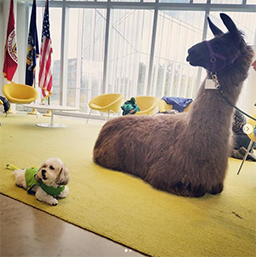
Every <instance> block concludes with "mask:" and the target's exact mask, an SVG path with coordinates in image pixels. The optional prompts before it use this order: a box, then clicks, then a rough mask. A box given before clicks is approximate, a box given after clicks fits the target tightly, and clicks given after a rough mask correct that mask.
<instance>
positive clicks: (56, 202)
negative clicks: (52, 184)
mask: <svg viewBox="0 0 256 257" xmlns="http://www.w3.org/2000/svg"><path fill="white" fill-rule="evenodd" d="M48 204H50V205H52V206H56V205H57V204H58V200H57V199H55V198H53V199H51V200H50V201H49V202H48Z"/></svg>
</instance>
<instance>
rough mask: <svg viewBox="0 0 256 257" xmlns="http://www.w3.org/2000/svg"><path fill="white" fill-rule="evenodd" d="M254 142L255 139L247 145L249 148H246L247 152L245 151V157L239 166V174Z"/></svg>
mask: <svg viewBox="0 0 256 257" xmlns="http://www.w3.org/2000/svg"><path fill="white" fill-rule="evenodd" d="M252 143H253V141H252V140H251V141H250V143H249V145H248V147H247V150H246V153H245V155H244V158H243V160H242V163H241V164H240V167H239V169H238V172H237V175H239V173H240V171H241V169H242V166H243V164H244V161H245V160H246V158H247V156H248V154H249V151H250V149H251V147H252Z"/></svg>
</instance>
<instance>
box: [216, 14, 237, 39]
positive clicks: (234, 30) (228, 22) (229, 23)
mask: <svg viewBox="0 0 256 257" xmlns="http://www.w3.org/2000/svg"><path fill="white" fill-rule="evenodd" d="M220 18H221V19H222V21H223V23H224V24H225V26H226V27H227V29H228V31H229V32H230V34H231V35H232V38H233V40H234V42H236V43H239V42H240V39H241V37H240V33H239V31H238V29H237V27H236V25H235V23H234V22H233V21H232V19H231V18H230V17H229V16H228V15H227V14H225V13H221V14H220Z"/></svg>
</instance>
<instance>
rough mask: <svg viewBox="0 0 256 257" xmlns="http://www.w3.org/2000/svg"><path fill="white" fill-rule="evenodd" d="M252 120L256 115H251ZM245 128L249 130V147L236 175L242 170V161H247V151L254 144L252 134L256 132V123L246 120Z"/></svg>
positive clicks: (255, 139) (254, 138)
mask: <svg viewBox="0 0 256 257" xmlns="http://www.w3.org/2000/svg"><path fill="white" fill-rule="evenodd" d="M253 118H255V119H256V113H255V114H254V115H253ZM246 126H247V129H248V130H249V131H248V132H250V133H248V134H247V136H248V137H249V138H250V139H251V141H250V143H249V145H248V147H247V150H246V153H245V155H244V158H243V160H242V163H241V165H240V167H239V169H238V172H237V175H238V174H239V173H240V171H241V169H242V166H243V164H244V161H245V160H246V159H247V156H248V154H249V151H250V149H251V147H252V143H253V142H255V143H256V137H255V134H254V131H256V121H255V120H253V119H250V118H248V121H247V124H246Z"/></svg>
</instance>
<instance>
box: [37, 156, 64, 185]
mask: <svg viewBox="0 0 256 257" xmlns="http://www.w3.org/2000/svg"><path fill="white" fill-rule="evenodd" d="M35 178H36V180H37V181H40V182H43V183H44V184H45V185H47V186H53V187H56V186H63V185H67V184H68V182H69V175H68V170H67V168H66V166H65V165H64V163H63V162H62V160H61V159H59V158H49V159H47V160H45V161H44V163H43V164H42V165H41V167H40V169H39V170H38V172H37V174H36V176H35Z"/></svg>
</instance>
